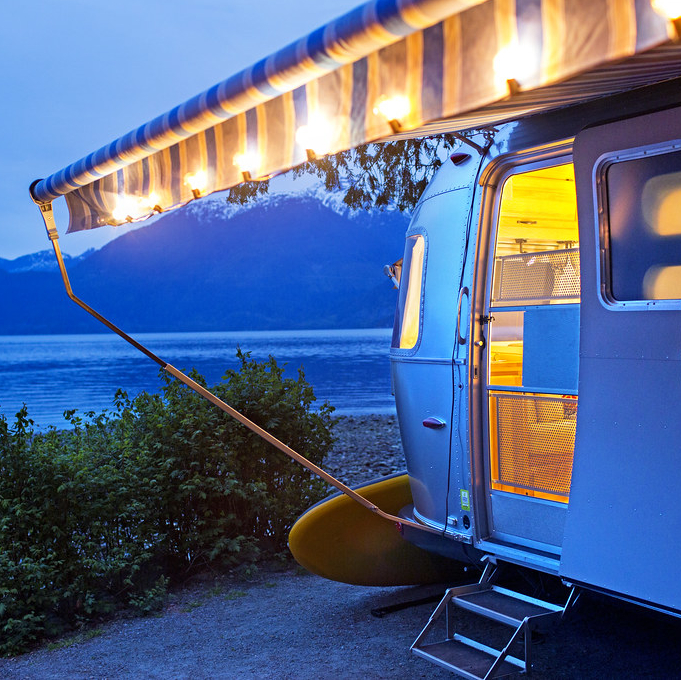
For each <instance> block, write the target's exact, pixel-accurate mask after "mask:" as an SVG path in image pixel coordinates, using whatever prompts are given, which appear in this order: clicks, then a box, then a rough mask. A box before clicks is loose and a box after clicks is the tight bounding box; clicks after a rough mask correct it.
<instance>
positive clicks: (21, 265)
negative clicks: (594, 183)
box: [0, 248, 95, 274]
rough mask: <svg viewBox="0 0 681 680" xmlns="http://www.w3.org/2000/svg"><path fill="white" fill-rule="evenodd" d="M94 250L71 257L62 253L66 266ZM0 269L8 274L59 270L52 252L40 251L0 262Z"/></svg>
mask: <svg viewBox="0 0 681 680" xmlns="http://www.w3.org/2000/svg"><path fill="white" fill-rule="evenodd" d="M94 251H95V249H94V248H90V249H89V250H86V251H85V252H84V253H81V254H80V255H76V256H72V255H69V254H68V253H64V254H63V257H64V262H65V263H66V265H67V266H68V265H74V264H76V263H78V262H80V261H81V260H84V259H85V258H86V257H89V256H90V255H92V253H93V252H94ZM0 269H1V270H3V271H6V272H8V273H10V274H21V273H24V272H55V271H58V270H59V265H58V264H57V259H56V257H55V256H54V251H53V250H41V251H39V252H37V253H31V254H30V255H22V256H21V257H17V258H16V259H14V260H0Z"/></svg>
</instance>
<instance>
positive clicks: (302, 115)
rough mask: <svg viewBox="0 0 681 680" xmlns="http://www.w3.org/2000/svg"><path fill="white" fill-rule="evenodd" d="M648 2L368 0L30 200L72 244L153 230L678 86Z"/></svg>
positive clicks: (679, 57) (50, 182) (672, 53)
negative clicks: (110, 232) (348, 157)
mask: <svg viewBox="0 0 681 680" xmlns="http://www.w3.org/2000/svg"><path fill="white" fill-rule="evenodd" d="M675 37H676V33H675V30H674V26H673V24H672V22H670V21H668V20H666V19H664V18H662V17H661V16H660V15H659V14H657V13H656V12H655V11H653V9H652V7H651V2H650V0H486V1H484V0H373V1H372V2H369V3H367V4H365V5H363V6H361V7H359V8H357V9H356V10H353V11H352V12H349V13H348V14H346V15H344V16H342V17H341V18H339V19H337V20H336V21H334V22H332V23H330V24H328V25H326V26H324V27H322V28H320V29H318V30H317V31H315V32H313V33H311V34H310V35H308V36H306V37H305V38H303V39H301V40H299V41H297V42H295V43H292V44H291V45H289V46H288V47H286V48H284V49H283V50H280V51H279V52H276V53H275V54H273V55H271V56H270V57H267V58H266V59H263V60H262V61H260V62H258V63H257V64H255V65H254V66H252V67H251V68H249V69H246V70H244V71H242V72H240V73H238V74H236V75H235V76H233V77H231V78H229V79H228V80H225V81H224V82H222V83H219V84H217V85H215V86H214V87H212V88H211V89H210V90H208V91H206V92H204V93H202V94H200V95H197V96H196V97H194V98H193V99H190V100H189V101H187V102H185V103H184V104H181V105H180V106H178V107H176V108H174V109H173V110H172V111H169V112H168V113H166V114H164V115H162V116H159V117H158V118H156V119H154V120H152V121H151V122H149V123H147V124H146V125H143V126H141V127H139V128H138V129H136V130H133V131H132V132H130V133H128V134H127V135H125V136H123V137H121V138H120V139H118V140H116V141H114V142H112V143H111V144H109V145H107V146H105V147H102V148H101V149H99V150H98V151H95V152H94V153H92V154H90V155H89V156H87V157H85V158H83V159H81V160H80V161H77V162H76V163H73V164H72V165H70V166H68V167H66V168H64V169H63V170H60V171H59V172H57V173H55V174H53V175H51V176H50V177H48V178H46V179H44V180H41V181H40V182H38V183H36V184H35V185H34V187H33V196H34V198H35V199H36V200H38V201H39V202H49V201H52V200H53V199H55V198H57V197H58V196H61V195H65V196H66V200H67V203H68V207H69V212H70V224H69V231H78V230H82V229H92V228H94V227H98V226H102V225H105V224H120V223H122V222H125V221H131V220H138V219H144V218H146V217H149V216H150V215H152V214H154V213H155V212H159V211H166V210H170V209H172V208H174V207H178V206H180V205H183V204H185V203H187V202H188V201H190V200H192V199H194V198H197V197H199V196H204V195H207V194H209V193H212V192H215V191H221V190H224V189H227V188H229V187H231V186H235V185H236V184H239V183H240V182H242V181H244V180H245V179H249V178H253V179H256V178H259V177H266V176H269V175H272V174H275V173H278V172H281V171H283V170H287V169H289V168H291V167H294V166H296V165H299V164H301V163H303V162H305V161H306V160H308V158H310V157H314V155H322V154H328V153H336V152H338V151H341V150H345V149H348V148H351V147H354V146H357V145H359V144H363V143H366V142H373V141H377V140H381V139H385V138H387V137H390V136H391V135H394V134H395V133H400V134H408V135H410V136H416V135H418V134H422V133H423V132H424V130H428V129H434V128H433V122H434V121H439V122H438V123H436V125H435V127H436V129H438V130H439V131H442V130H461V129H466V128H468V127H477V126H481V125H486V124H491V123H496V122H500V121H503V120H509V119H512V118H516V117H518V116H521V115H526V114H528V113H532V112H535V111H539V110H546V109H549V108H554V107H559V106H565V105H566V104H569V103H573V102H577V101H585V100H587V99H590V98H594V97H599V96H604V95H607V94H610V93H614V92H621V91H624V90H628V89H632V88H634V87H639V86H642V85H647V84H650V83H654V82H660V81H662V80H668V79H671V78H675V77H679V76H681V48H680V47H679V46H677V44H676V42H675Z"/></svg>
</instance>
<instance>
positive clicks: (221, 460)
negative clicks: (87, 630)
mask: <svg viewBox="0 0 681 680" xmlns="http://www.w3.org/2000/svg"><path fill="white" fill-rule="evenodd" d="M237 356H238V357H239V360H240V361H241V367H240V370H239V371H228V372H227V373H226V375H225V376H224V378H223V380H222V381H221V382H220V383H219V384H218V385H216V386H215V387H214V388H213V390H214V391H215V392H216V393H217V394H218V395H219V396H220V397H221V398H222V399H224V400H225V401H226V402H227V403H229V404H230V405H231V406H233V407H235V408H236V409H237V410H240V411H242V412H243V413H244V414H245V415H246V416H247V417H248V418H250V419H251V420H253V421H254V422H256V423H257V424H259V425H260V426H261V427H264V428H265V429H268V430H270V431H271V432H272V434H274V436H275V437H277V438H278V439H280V440H282V441H283V442H285V443H287V444H289V445H290V446H292V448H294V449H296V450H298V451H300V452H301V453H303V455H305V456H306V457H309V458H310V459H311V460H312V461H313V462H315V463H316V464H321V463H322V462H323V458H324V456H325V455H326V453H327V452H328V450H329V448H330V447H331V445H332V436H331V432H330V427H331V424H332V419H331V411H332V409H331V407H330V406H329V405H328V404H324V405H322V406H321V408H320V409H319V410H318V411H317V412H313V411H312V410H311V406H312V403H313V401H314V394H313V391H312V388H311V387H310V385H309V384H308V383H307V382H306V381H305V377H304V375H303V373H302V371H300V372H299V374H298V378H297V379H291V378H284V376H283V369H282V368H280V367H279V366H278V365H277V363H276V361H275V360H274V359H273V358H270V359H269V360H268V361H266V362H263V363H258V362H256V361H254V360H252V359H251V358H250V356H249V355H248V354H245V353H242V352H240V351H239V352H238V354H237ZM162 377H163V380H164V386H163V391H162V394H146V393H143V394H141V395H139V396H138V397H136V398H135V399H132V400H130V399H129V398H128V397H127V395H126V394H125V393H123V392H118V393H117V394H116V397H115V400H114V409H113V411H112V412H110V413H107V412H105V413H101V414H98V415H95V414H94V413H89V414H86V415H85V417H84V418H81V417H79V416H77V415H76V413H75V412H68V413H67V414H66V415H67V418H68V419H69V421H70V423H71V425H72V429H71V430H66V431H57V430H54V429H52V430H50V431H48V432H46V433H42V434H36V433H35V432H34V431H33V423H32V421H31V420H30V419H29V418H28V416H27V413H26V409H25V408H24V409H22V410H21V411H20V412H19V413H18V414H17V417H16V422H15V424H14V425H13V426H12V427H10V426H9V425H8V423H7V420H6V419H5V418H0V654H14V653H18V652H20V651H22V650H23V649H25V648H26V646H27V645H28V644H29V643H31V642H32V641H34V640H36V639H39V638H40V637H43V636H45V635H51V634H54V633H57V632H59V631H61V630H64V628H65V627H68V626H73V625H77V624H78V623H80V622H83V621H85V620H87V619H91V618H93V617H96V616H100V615H102V614H107V613H109V612H111V611H113V610H114V609H115V608H117V607H120V606H123V605H126V604H127V605H131V606H133V608H136V609H137V610H140V611H147V610H148V611H152V610H153V608H154V607H156V606H158V605H159V602H161V601H162V598H163V595H164V593H165V589H166V585H167V583H168V580H169V579H170V580H171V581H178V580H181V579H182V578H186V576H188V575H189V574H191V573H192V572H194V571H197V570H200V569H203V568H205V567H206V566H207V565H210V566H211V567H212V568H221V567H228V566H231V565H234V564H236V563H239V562H248V561H251V560H253V559H254V558H255V557H256V556H257V555H258V554H260V553H262V552H263V551H264V552H267V553H276V552H277V551H281V550H283V549H284V548H285V545H286V537H287V534H288V530H289V529H290V527H291V525H292V523H293V521H295V518H296V517H297V516H298V515H299V514H300V512H301V511H302V510H303V509H304V508H306V507H307V506H309V505H311V504H312V503H314V502H316V501H317V500H318V499H319V498H321V496H322V495H323V494H324V488H325V487H324V484H323V483H322V482H321V481H320V480H318V479H317V478H314V477H312V476H311V475H310V474H309V473H307V471H305V470H304V469H303V468H302V467H300V466H299V465H297V464H296V463H293V462H292V461H290V460H289V459H288V458H287V457H286V456H285V455H284V454H282V453H281V452H279V451H278V450H276V449H275V448H274V447H272V446H271V445H269V444H267V443H265V442H264V441H262V440H261V439H260V438H259V437H257V436H256V435H254V434H253V433H251V432H250V431H248V430H246V428H244V427H243V426H242V425H240V424H239V423H237V422H236V421H234V420H233V419H231V418H230V417H229V416H226V415H225V414H223V413H222V412H221V411H219V410H218V409H217V408H215V407H214V406H212V405H211V404H209V403H208V402H207V401H206V400H204V399H203V398H201V397H199V396H198V395H196V394H195V393H193V392H192V391H190V390H189V389H188V388H186V387H184V386H183V385H182V384H180V383H178V382H176V381H174V380H172V379H171V378H169V377H167V376H166V374H164V373H162ZM192 377H193V378H194V379H195V380H197V382H200V383H201V384H205V381H204V380H203V378H202V377H201V376H200V375H198V374H192Z"/></svg>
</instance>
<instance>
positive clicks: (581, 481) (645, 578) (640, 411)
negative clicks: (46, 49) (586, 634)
mask: <svg viewBox="0 0 681 680" xmlns="http://www.w3.org/2000/svg"><path fill="white" fill-rule="evenodd" d="M574 161H575V176H576V183H577V197H578V210H579V229H580V243H581V258H582V265H581V281H582V296H581V332H580V367H579V412H578V420H577V434H576V445H575V460H574V468H573V476H572V488H571V494H570V503H569V508H568V514H567V520H566V528H565V538H564V544H563V553H562V561H561V574H562V575H563V576H564V577H565V578H566V579H569V580H571V581H574V582H578V583H586V584H591V585H593V586H595V587H597V588H600V589H603V590H605V591H609V592H613V593H617V594H621V595H624V596H626V597H628V598H631V599H634V600H638V601H642V602H645V603H646V604H650V605H653V606H659V607H662V608H666V609H673V610H677V611H681V582H679V580H678V578H676V577H675V576H672V574H673V573H674V570H675V569H676V566H677V563H678V558H679V555H680V554H681V551H680V550H679V542H678V535H679V530H680V529H681V504H680V503H679V488H678V487H679V482H678V475H679V448H680V442H681V419H679V417H678V416H679V402H680V401H681V111H679V110H678V109H672V110H667V111H662V112H658V113H654V114H651V115H646V116H639V117H637V118H631V119H628V120H622V121H618V122H614V123H610V124H606V125H601V126H598V127H593V128H591V129H587V130H585V131H583V132H582V133H580V134H579V135H578V136H577V138H576V142H575V149H574Z"/></svg>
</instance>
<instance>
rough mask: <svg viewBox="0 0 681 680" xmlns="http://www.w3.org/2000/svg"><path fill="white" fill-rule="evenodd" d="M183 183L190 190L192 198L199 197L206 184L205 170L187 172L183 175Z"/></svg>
mask: <svg viewBox="0 0 681 680" xmlns="http://www.w3.org/2000/svg"><path fill="white" fill-rule="evenodd" d="M184 183H185V184H186V185H187V186H188V187H189V188H190V189H191V190H192V194H193V195H194V198H199V197H200V196H201V194H202V193H203V192H204V191H205V190H206V187H207V186H208V175H207V173H206V171H205V170H197V171H196V172H188V173H187V174H186V175H185V176H184Z"/></svg>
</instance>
